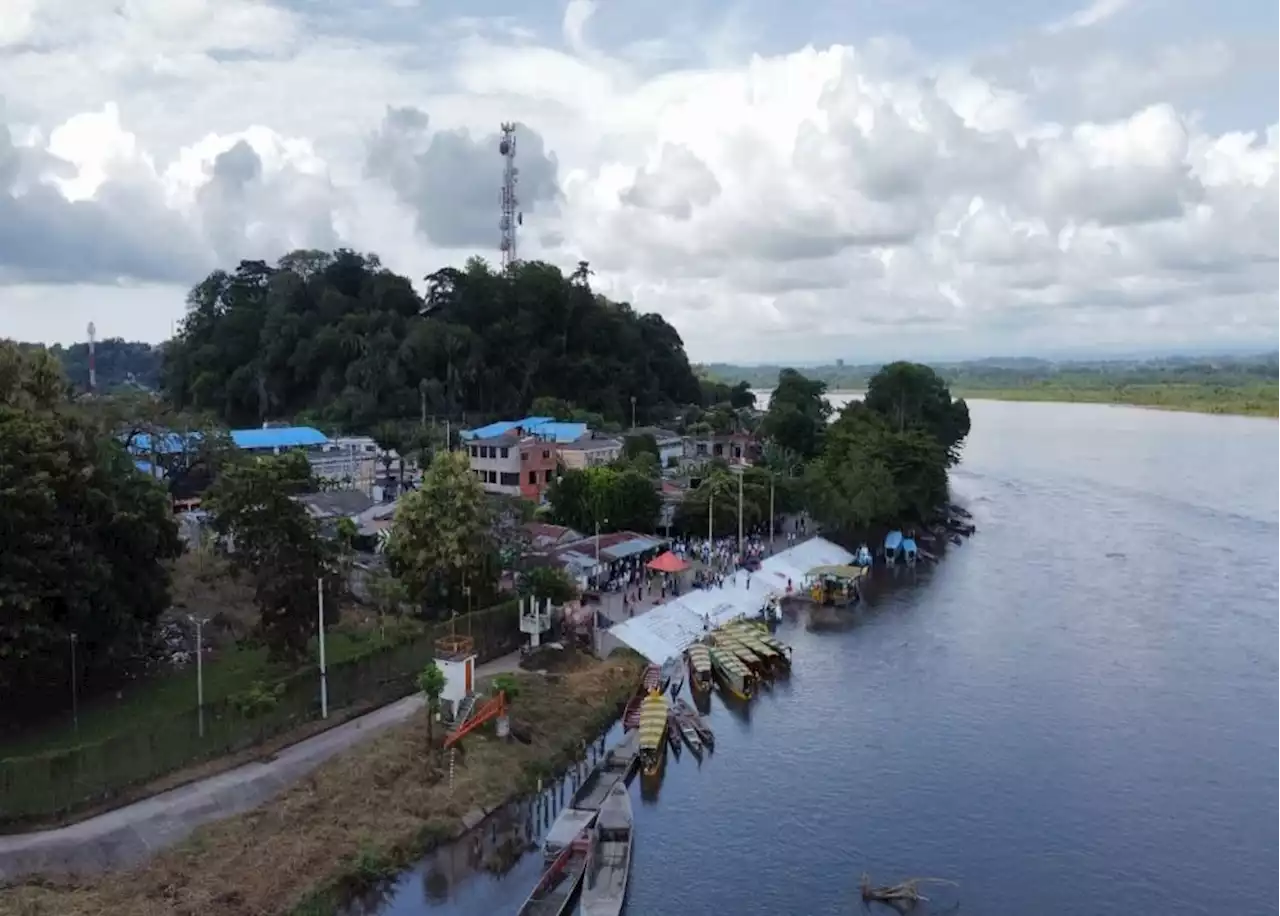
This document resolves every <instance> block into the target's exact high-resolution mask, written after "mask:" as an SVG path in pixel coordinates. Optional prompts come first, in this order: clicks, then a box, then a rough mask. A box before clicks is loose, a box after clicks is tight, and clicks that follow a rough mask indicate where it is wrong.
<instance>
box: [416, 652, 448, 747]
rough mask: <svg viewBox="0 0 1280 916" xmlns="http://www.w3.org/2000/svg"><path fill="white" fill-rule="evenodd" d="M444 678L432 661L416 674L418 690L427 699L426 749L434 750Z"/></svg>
mask: <svg viewBox="0 0 1280 916" xmlns="http://www.w3.org/2000/svg"><path fill="white" fill-rule="evenodd" d="M444 687H445V676H444V672H443V671H441V670H440V666H439V665H437V664H436V663H435V662H434V661H431V662H428V663H427V666H426V667H425V668H423V669H422V671H420V672H419V673H418V689H419V690H420V691H422V695H423V696H424V697H426V699H427V747H430V748H434V747H435V746H436V740H435V722H436V716H437V715H439V713H440V694H442V693H444Z"/></svg>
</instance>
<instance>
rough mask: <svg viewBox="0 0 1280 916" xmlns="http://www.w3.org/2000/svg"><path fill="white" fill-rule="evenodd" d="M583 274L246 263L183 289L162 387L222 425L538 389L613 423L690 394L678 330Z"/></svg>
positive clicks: (373, 418) (489, 402)
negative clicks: (410, 273)
mask: <svg viewBox="0 0 1280 916" xmlns="http://www.w3.org/2000/svg"><path fill="white" fill-rule="evenodd" d="M589 279H590V272H589V268H586V266H585V265H580V269H579V271H577V272H575V273H574V275H573V276H571V277H566V276H565V275H564V274H562V273H561V272H560V270H559V269H557V268H556V267H554V266H552V265H550V264H545V263H541V262H536V261H530V262H521V263H520V264H518V265H517V266H516V267H515V268H514V269H513V270H511V271H508V272H505V273H498V272H495V271H493V270H492V269H491V268H490V267H489V266H488V265H487V264H486V263H485V262H484V261H482V260H480V259H478V258H472V259H471V260H469V261H468V262H467V263H466V265H465V266H464V267H463V268H462V269H456V268H446V269H442V270H439V271H436V272H435V273H433V274H431V275H430V276H429V277H428V278H427V295H426V298H425V299H423V298H421V297H419V296H418V294H417V293H416V292H414V290H413V287H412V284H411V283H410V282H409V281H408V280H407V279H406V278H404V277H400V276H397V275H395V274H393V273H391V272H390V271H388V270H386V269H384V268H383V267H382V265H381V264H380V263H379V261H378V259H377V258H376V257H374V256H372V255H360V254H357V253H355V252H351V251H336V252H333V253H331V254H330V253H325V252H297V253H295V254H293V255H289V256H287V257H285V258H283V259H281V261H280V262H279V263H278V264H276V265H275V266H270V265H267V264H265V263H264V262H261V261H244V262H241V264H240V266H239V267H238V268H236V269H235V270H234V271H233V272H226V271H216V272H214V273H213V274H211V275H210V276H209V277H208V278H207V279H205V280H204V281H203V282H201V283H200V284H198V285H197V286H196V287H195V288H194V289H193V290H192V291H191V294H190V296H189V298H188V314H187V317H186V319H185V320H184V321H183V324H182V328H181V330H180V332H179V333H178V335H177V337H176V338H175V340H174V341H173V342H172V345H171V346H170V347H169V348H168V350H167V354H166V360H165V390H166V392H167V393H168V396H169V397H170V399H171V400H172V401H173V402H174V403H175V404H177V405H179V406H183V407H186V406H196V407H202V408H207V409H211V410H214V411H216V412H217V413H218V414H219V415H220V416H221V417H222V418H223V419H224V420H226V421H227V422H228V423H230V424H232V425H256V424H258V423H259V422H261V421H262V420H263V419H266V418H271V417H280V416H293V415H296V414H298V413H301V412H304V411H307V410H309V409H320V410H321V411H322V412H323V414H324V415H325V417H326V418H327V419H328V420H329V421H331V422H333V423H335V424H338V425H340V426H343V427H348V428H353V429H360V430H369V429H371V428H373V427H374V426H376V425H377V424H378V423H379V422H380V421H384V420H401V419H406V418H418V419H420V417H421V414H422V412H423V408H424V406H426V407H427V408H428V411H427V412H429V413H434V412H436V411H441V412H444V413H448V414H451V415H453V416H454V417H455V418H459V417H460V415H461V414H463V413H464V412H465V413H471V414H475V413H484V414H514V415H520V414H522V413H523V412H524V411H525V410H526V409H527V408H528V406H529V404H530V403H531V402H532V401H533V399H534V398H535V397H536V396H539V395H543V396H547V397H552V398H557V399H560V400H562V401H565V402H567V403H571V404H573V405H574V406H575V407H576V408H578V409H580V410H584V411H588V412H594V413H599V414H602V415H604V416H606V417H608V418H609V419H612V420H614V421H616V422H624V421H626V420H629V416H630V404H631V398H632V397H634V398H635V399H636V413H637V417H638V418H639V419H641V420H644V419H647V418H650V417H652V416H654V415H656V414H657V413H660V412H663V411H666V410H667V409H669V408H670V407H671V405H678V404H684V403H690V402H695V401H697V400H698V390H697V381H696V379H695V378H694V376H693V373H692V371H691V369H690V368H689V363H688V360H687V358H686V356H685V353H684V347H683V344H682V342H681V340H680V337H679V335H678V334H677V333H676V332H675V330H674V329H673V328H672V327H671V326H670V325H669V324H667V323H666V322H665V321H664V320H663V319H662V318H661V317H659V316H657V315H641V314H638V313H636V312H635V311H633V310H632V308H631V306H629V305H627V304H626V303H616V302H611V301H609V300H608V299H605V298H604V297H602V296H598V295H596V294H595V293H594V292H592V290H591V288H590V285H589ZM424 382H425V383H426V384H424ZM427 400H430V401H431V403H429V404H427V403H425V402H426V401H427Z"/></svg>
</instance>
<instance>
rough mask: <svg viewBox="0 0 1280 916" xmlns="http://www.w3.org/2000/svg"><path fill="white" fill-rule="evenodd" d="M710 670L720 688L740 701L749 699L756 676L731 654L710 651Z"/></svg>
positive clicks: (720, 650) (716, 649) (717, 649)
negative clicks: (717, 679)
mask: <svg viewBox="0 0 1280 916" xmlns="http://www.w3.org/2000/svg"><path fill="white" fill-rule="evenodd" d="M711 670H712V671H714V672H715V675H716V677H717V678H719V680H720V686H721V687H723V688H724V689H725V690H727V691H729V693H731V694H732V695H733V696H735V697H737V698H738V699H740V700H749V699H751V693H752V690H753V689H754V687H755V682H756V676H755V675H754V674H753V673H752V672H751V669H750V668H748V667H747V666H746V665H744V664H743V663H742V662H741V661H739V659H738V657H737V656H736V655H734V654H733V653H731V652H729V651H727V650H725V649H722V648H720V647H719V646H717V647H716V648H714V649H712V650H711Z"/></svg>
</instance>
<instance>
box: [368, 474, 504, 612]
mask: <svg viewBox="0 0 1280 916" xmlns="http://www.w3.org/2000/svg"><path fill="white" fill-rule="evenodd" d="M490 511H491V510H490V506H489V502H488V500H487V499H486V497H485V493H484V488H483V487H482V486H481V485H480V481H479V480H478V479H477V478H476V476H475V474H473V473H472V472H471V468H470V465H469V464H468V462H467V456H466V454H465V453H463V452H437V453H436V455H435V457H434V458H433V459H432V460H431V464H430V465H429V466H428V467H427V469H426V471H425V473H424V474H423V475H422V486H421V487H419V488H418V489H417V490H414V491H412V492H410V493H408V494H406V495H405V496H404V497H402V498H401V500H400V505H399V507H398V508H397V509H396V516H395V525H394V528H393V533H392V536H391V543H390V548H389V551H390V560H391V568H392V570H393V571H394V572H395V574H396V576H397V578H399V579H400V581H401V582H403V583H404V585H405V588H406V590H407V591H408V593H409V596H410V597H411V598H412V599H413V600H415V601H418V602H419V603H420V604H422V605H423V607H424V608H429V609H434V610H443V609H446V608H451V609H454V610H458V609H460V608H463V607H465V604H466V595H465V591H464V590H465V589H470V590H471V597H472V601H473V606H475V604H480V603H484V602H487V601H488V600H489V598H490V597H492V594H493V592H494V589H495V586H496V582H497V575H498V562H497V557H496V545H495V544H494V540H493V534H492V527H491V525H490Z"/></svg>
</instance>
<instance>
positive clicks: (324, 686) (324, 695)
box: [316, 577, 329, 719]
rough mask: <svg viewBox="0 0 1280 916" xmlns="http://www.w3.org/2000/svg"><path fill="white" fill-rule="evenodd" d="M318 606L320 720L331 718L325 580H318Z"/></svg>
mask: <svg viewBox="0 0 1280 916" xmlns="http://www.w3.org/2000/svg"><path fill="white" fill-rule="evenodd" d="M316 606H317V613H318V615H319V618H320V621H319V626H320V718H322V719H327V718H329V675H328V672H327V671H326V670H325V664H324V578H323V577H321V578H317V579H316Z"/></svg>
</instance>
